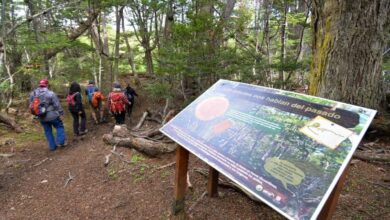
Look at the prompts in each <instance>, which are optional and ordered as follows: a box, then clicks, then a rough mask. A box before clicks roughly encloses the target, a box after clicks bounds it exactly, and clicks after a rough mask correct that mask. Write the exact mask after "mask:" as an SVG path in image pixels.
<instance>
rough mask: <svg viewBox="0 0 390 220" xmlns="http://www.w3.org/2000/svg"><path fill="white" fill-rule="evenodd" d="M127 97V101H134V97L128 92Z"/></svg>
mask: <svg viewBox="0 0 390 220" xmlns="http://www.w3.org/2000/svg"><path fill="white" fill-rule="evenodd" d="M125 95H126V98H127V100H129V101H130V102H132V101H133V99H134V97H133V95H132V94H131V93H128V92H127V91H126V92H125Z"/></svg>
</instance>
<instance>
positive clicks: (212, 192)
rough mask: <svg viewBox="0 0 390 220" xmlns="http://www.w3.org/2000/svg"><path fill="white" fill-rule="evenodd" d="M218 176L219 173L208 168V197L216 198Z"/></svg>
mask: <svg viewBox="0 0 390 220" xmlns="http://www.w3.org/2000/svg"><path fill="white" fill-rule="evenodd" d="M218 176H219V172H218V171H217V170H216V169H214V168H212V167H211V166H209V180H208V183H207V193H208V194H209V197H218Z"/></svg>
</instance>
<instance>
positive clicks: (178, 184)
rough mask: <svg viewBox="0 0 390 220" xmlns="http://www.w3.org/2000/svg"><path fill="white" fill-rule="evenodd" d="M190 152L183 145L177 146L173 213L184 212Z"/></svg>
mask: <svg viewBox="0 0 390 220" xmlns="http://www.w3.org/2000/svg"><path fill="white" fill-rule="evenodd" d="M188 157H189V152H188V151H187V150H186V149H185V148H183V147H182V146H179V145H178V146H177V148H176V173H175V189H174V190H175V201H174V204H173V214H174V215H177V214H179V213H181V212H184V198H185V193H186V188H187V171H188Z"/></svg>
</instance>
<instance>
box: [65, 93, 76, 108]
mask: <svg viewBox="0 0 390 220" xmlns="http://www.w3.org/2000/svg"><path fill="white" fill-rule="evenodd" d="M77 94H79V92H75V93H73V94H72V95H68V96H67V97H66V101H67V102H68V105H71V106H75V105H76V101H75V100H74V97H75V96H76V95H77Z"/></svg>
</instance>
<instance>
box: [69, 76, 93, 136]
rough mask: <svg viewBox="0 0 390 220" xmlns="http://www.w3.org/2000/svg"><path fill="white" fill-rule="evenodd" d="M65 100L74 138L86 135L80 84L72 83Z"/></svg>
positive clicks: (85, 118) (85, 119)
mask: <svg viewBox="0 0 390 220" xmlns="http://www.w3.org/2000/svg"><path fill="white" fill-rule="evenodd" d="M66 100H67V101H68V109H69V112H70V113H71V114H72V117H73V134H74V135H76V136H80V135H84V134H86V133H87V132H88V130H87V129H86V126H85V125H86V121H87V117H86V114H85V111H84V107H83V102H82V97H81V87H80V84H78V83H77V82H73V83H72V84H71V85H70V87H69V94H68V97H67V98H66Z"/></svg>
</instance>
